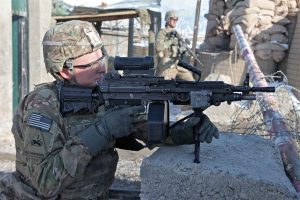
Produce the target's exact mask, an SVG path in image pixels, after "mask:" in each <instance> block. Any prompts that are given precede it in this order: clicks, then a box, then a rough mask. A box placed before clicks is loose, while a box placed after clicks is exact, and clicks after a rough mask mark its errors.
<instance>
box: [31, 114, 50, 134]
mask: <svg viewBox="0 0 300 200" xmlns="http://www.w3.org/2000/svg"><path fill="white" fill-rule="evenodd" d="M52 121H53V120H52V119H50V118H49V117H46V116H44V115H40V114H37V113H32V114H31V115H30V116H29V118H28V120H27V124H28V125H30V126H33V127H36V128H39V129H42V130H43V131H49V130H50V128H51V125H52Z"/></svg>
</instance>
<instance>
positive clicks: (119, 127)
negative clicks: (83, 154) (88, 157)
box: [79, 106, 145, 156]
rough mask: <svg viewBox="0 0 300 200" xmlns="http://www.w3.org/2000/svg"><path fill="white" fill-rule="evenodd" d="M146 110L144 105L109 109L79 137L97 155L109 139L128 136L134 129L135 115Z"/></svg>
mask: <svg viewBox="0 0 300 200" xmlns="http://www.w3.org/2000/svg"><path fill="white" fill-rule="evenodd" d="M144 110H145V108H144V106H135V107H127V108H121V109H120V108H118V109H113V110H112V111H108V112H106V113H104V115H103V116H102V117H101V119H100V120H99V121H98V122H96V123H95V124H94V125H92V126H89V127H88V128H87V129H85V130H84V131H82V132H81V133H80V134H79V137H80V138H81V139H82V140H83V142H84V143H85V145H86V146H87V147H88V149H89V151H90V153H91V154H92V155H93V156H95V155H97V154H98V153H99V151H101V150H102V149H103V147H104V146H105V145H106V144H107V143H108V142H109V141H111V140H114V139H116V138H121V137H124V136H128V135H129V134H130V133H131V132H132V130H133V122H134V118H135V115H136V114H138V113H142V112H144Z"/></svg>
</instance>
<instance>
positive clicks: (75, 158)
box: [10, 83, 118, 199]
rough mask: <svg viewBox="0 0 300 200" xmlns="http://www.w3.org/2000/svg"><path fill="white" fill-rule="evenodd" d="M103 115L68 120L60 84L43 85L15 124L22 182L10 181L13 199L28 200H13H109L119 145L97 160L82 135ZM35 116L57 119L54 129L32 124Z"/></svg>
mask: <svg viewBox="0 0 300 200" xmlns="http://www.w3.org/2000/svg"><path fill="white" fill-rule="evenodd" d="M103 110H104V108H102V107H100V109H99V112H98V113H95V114H84V115H78V114H73V115H70V116H67V117H64V118H63V117H62V116H61V114H60V112H59V101H58V97H57V91H56V86H55V84H53V83H49V84H42V85H39V86H37V87H36V89H35V90H34V91H33V92H31V93H29V95H28V96H26V97H25V98H24V100H23V101H22V103H21V104H20V106H19V108H18V110H17V112H16V113H15V116H14V119H13V128H12V132H13V134H14V137H15V142H16V171H17V172H16V174H15V175H17V176H16V177H17V178H16V179H15V180H14V181H10V183H13V184H10V185H11V187H10V190H12V191H14V192H12V194H13V195H19V194H27V196H28V198H25V197H24V196H23V197H22V196H17V197H14V198H13V199H17V198H20V199H45V198H50V199H97V198H99V197H101V198H100V199H105V198H104V197H103V195H106V194H107V191H108V188H109V186H110V185H111V183H112V181H113V177H114V173H115V170H116V166H117V162H118V155H117V152H116V150H115V149H114V143H115V141H114V140H112V141H110V142H109V143H108V144H107V146H106V147H105V148H104V149H103V150H102V151H101V153H99V154H98V155H97V156H95V157H92V156H91V155H90V153H89V151H88V149H87V147H86V146H84V144H83V142H82V141H81V139H80V138H79V137H78V136H77V135H78V133H79V132H80V131H82V130H83V129H86V128H87V127H88V126H90V125H91V124H93V123H95V122H96V120H99V118H100V117H101V113H102V112H103ZM33 113H34V114H37V115H41V116H43V117H46V118H48V119H51V120H52V122H51V125H50V128H49V130H46V129H45V128H44V127H41V128H37V127H36V124H39V123H38V122H36V124H32V122H29V119H30V116H32V114H33ZM45 124H47V123H46V122H45ZM17 180H21V181H17ZM25 189H26V190H25ZM30 196H32V197H34V198H31V197H30Z"/></svg>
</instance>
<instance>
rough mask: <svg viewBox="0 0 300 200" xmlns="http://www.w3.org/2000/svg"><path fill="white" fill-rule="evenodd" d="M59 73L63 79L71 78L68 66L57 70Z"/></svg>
mask: <svg viewBox="0 0 300 200" xmlns="http://www.w3.org/2000/svg"><path fill="white" fill-rule="evenodd" d="M59 74H60V75H61V76H62V77H63V78H64V79H66V80H71V78H72V75H71V73H70V71H69V69H68V68H63V69H62V70H61V71H60V72H59Z"/></svg>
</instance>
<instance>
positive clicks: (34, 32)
mask: <svg viewBox="0 0 300 200" xmlns="http://www.w3.org/2000/svg"><path fill="white" fill-rule="evenodd" d="M51 10H52V0H43V1H40V0H28V20H29V77H30V78H29V90H30V91H32V90H33V88H34V85H36V84H39V83H43V82H48V81H53V80H54V79H53V78H52V76H51V75H50V74H47V72H46V68H45V64H44V59H43V46H42V40H43V37H44V34H45V32H46V31H47V30H48V29H49V28H50V26H51V20H52V19H51Z"/></svg>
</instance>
